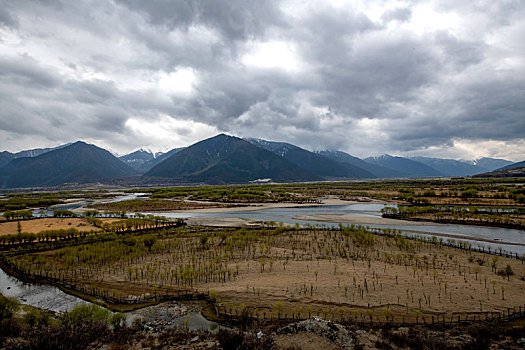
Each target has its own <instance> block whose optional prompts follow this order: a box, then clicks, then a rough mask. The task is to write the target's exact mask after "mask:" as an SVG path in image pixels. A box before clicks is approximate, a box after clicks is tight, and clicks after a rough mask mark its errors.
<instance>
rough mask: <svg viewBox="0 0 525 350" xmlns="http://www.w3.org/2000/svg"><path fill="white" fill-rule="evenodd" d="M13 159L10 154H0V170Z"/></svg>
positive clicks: (4, 152) (5, 152)
mask: <svg viewBox="0 0 525 350" xmlns="http://www.w3.org/2000/svg"><path fill="white" fill-rule="evenodd" d="M13 159H15V156H14V155H13V153H11V152H7V151H3V152H0V168H2V167H3V166H4V165H6V164H7V163H9V162H10V161H12V160H13Z"/></svg>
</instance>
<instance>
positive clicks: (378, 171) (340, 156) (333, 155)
mask: <svg viewBox="0 0 525 350" xmlns="http://www.w3.org/2000/svg"><path fill="white" fill-rule="evenodd" d="M317 153H318V154H320V155H322V156H325V157H327V158H330V159H332V160H335V161H337V162H339V163H343V164H350V165H353V166H357V167H359V168H361V169H364V170H366V171H368V172H370V173H372V174H373V175H375V177H378V178H396V177H403V176H404V175H403V174H402V173H400V172H398V171H395V170H393V169H389V168H385V167H383V166H380V165H375V164H370V163H367V162H365V161H364V160H362V159H360V158H357V157H354V156H351V155H350V154H348V153H345V152H342V151H319V152H317Z"/></svg>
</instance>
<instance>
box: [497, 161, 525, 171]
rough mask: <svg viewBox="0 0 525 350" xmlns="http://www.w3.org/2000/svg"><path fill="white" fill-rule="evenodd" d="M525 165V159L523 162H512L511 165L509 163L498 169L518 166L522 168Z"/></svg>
mask: <svg viewBox="0 0 525 350" xmlns="http://www.w3.org/2000/svg"><path fill="white" fill-rule="evenodd" d="M522 167H525V160H524V161H522V162H517V163H512V164H510V165H507V166H505V167H503V168H500V169H497V170H507V169H516V168H522Z"/></svg>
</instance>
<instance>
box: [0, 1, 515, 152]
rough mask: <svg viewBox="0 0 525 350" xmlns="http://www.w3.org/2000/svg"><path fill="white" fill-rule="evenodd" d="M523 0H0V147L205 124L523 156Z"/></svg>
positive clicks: (116, 142)
mask: <svg viewBox="0 0 525 350" xmlns="http://www.w3.org/2000/svg"><path fill="white" fill-rule="evenodd" d="M524 38H525V2H524V1H523V0H515V1H513V0H498V1H490V0H485V1H457V0H439V1H437V0H436V1H411V0H408V1H371V0H363V1H344V0H334V1H327V0H319V1H262V0H253V1H240V0H239V1H235V0H201V1H191V0H170V1H168V0H158V1H155V0H152V1H143V0H118V1H81V0H75V1H70V0H63V1H60V0H56V1H55V0H40V1H26V0H0V150H9V151H12V152H14V151H19V150H22V149H28V148H35V147H50V146H56V145H59V144H63V143H66V142H71V141H76V140H84V141H86V142H89V143H94V144H96V145H98V146H101V147H105V148H108V149H109V150H111V151H113V152H116V153H119V154H124V153H127V152H130V151H134V150H136V149H138V148H142V147H145V148H149V149H152V150H155V151H157V150H163V151H164V150H168V149H171V148H174V147H180V146H187V145H189V144H191V143H193V142H196V141H199V140H201V139H204V138H207V137H210V136H214V135H216V134H217V133H219V132H225V133H228V134H230V135H235V136H240V137H258V138H263V139H268V140H275V141H286V142H290V143H293V144H296V145H299V146H302V147H305V148H307V149H310V150H321V149H339V150H343V151H346V152H348V153H350V154H352V155H355V156H359V157H364V156H369V155H379V154H383V153H389V154H396V155H427V156H438V157H443V158H445V157H448V158H456V159H459V158H462V159H472V158H476V157H482V156H491V157H499V158H506V159H509V160H514V161H521V160H523V159H525V156H524V155H525V39H524Z"/></svg>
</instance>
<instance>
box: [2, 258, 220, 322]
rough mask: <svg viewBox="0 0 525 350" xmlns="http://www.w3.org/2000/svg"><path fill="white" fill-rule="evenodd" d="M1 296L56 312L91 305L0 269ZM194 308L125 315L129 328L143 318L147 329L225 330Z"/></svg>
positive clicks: (165, 306) (168, 305)
mask: <svg viewBox="0 0 525 350" xmlns="http://www.w3.org/2000/svg"><path fill="white" fill-rule="evenodd" d="M0 294H2V295H4V296H7V297H10V298H14V299H17V300H18V301H19V302H20V303H22V304H26V305H31V306H34V307H38V308H41V309H45V310H50V311H54V312H57V313H60V312H64V311H70V310H71V309H73V308H74V307H75V306H77V305H80V304H90V302H88V301H85V300H83V299H80V298H78V297H76V296H74V295H70V294H67V293H65V292H63V291H62V290H60V288H58V287H55V286H51V285H45V284H42V285H40V284H35V283H24V282H22V281H20V280H19V279H17V278H15V277H12V276H10V275H8V274H7V273H6V272H5V271H4V270H2V269H1V268H0ZM194 309H195V308H194V307H192V306H191V305H186V304H183V303H177V302H164V303H161V304H158V305H154V306H148V307H145V308H142V309H139V310H135V311H130V312H126V313H125V315H126V322H127V324H128V325H131V324H132V323H133V321H134V320H136V319H142V321H143V322H144V323H145V325H146V328H170V327H183V328H187V329H189V330H209V331H216V330H218V329H219V328H225V327H223V326H219V325H218V324H217V323H216V322H212V321H209V320H207V319H206V318H204V316H202V314H201V313H200V312H199V311H195V310H194Z"/></svg>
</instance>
